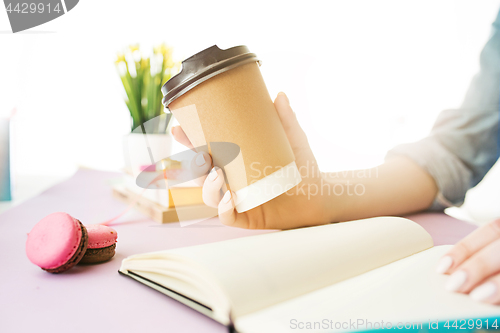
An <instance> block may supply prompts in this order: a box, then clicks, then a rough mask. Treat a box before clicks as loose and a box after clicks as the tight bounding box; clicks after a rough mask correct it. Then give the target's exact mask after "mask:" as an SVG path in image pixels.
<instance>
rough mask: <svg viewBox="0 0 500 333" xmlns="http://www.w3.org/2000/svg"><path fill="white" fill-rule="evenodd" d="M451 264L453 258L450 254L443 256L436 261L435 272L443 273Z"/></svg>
mask: <svg viewBox="0 0 500 333" xmlns="http://www.w3.org/2000/svg"><path fill="white" fill-rule="evenodd" d="M451 265H453V258H452V257H450V256H444V257H442V258H441V260H439V261H438V264H437V266H436V272H438V273H440V274H443V273H444V272H446V271H447V270H448V269H449V268H450V267H451Z"/></svg>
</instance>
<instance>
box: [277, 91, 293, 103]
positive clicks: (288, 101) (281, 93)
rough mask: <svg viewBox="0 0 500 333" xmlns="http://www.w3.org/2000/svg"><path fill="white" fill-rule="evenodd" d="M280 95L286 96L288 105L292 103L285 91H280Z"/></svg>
mask: <svg viewBox="0 0 500 333" xmlns="http://www.w3.org/2000/svg"><path fill="white" fill-rule="evenodd" d="M278 95H282V96H284V97H285V99H286V102H287V103H288V105H290V100H289V99H288V96H287V95H286V94H285V93H284V92H279V93H278Z"/></svg>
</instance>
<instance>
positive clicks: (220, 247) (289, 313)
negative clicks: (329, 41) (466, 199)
mask: <svg viewBox="0 0 500 333" xmlns="http://www.w3.org/2000/svg"><path fill="white" fill-rule="evenodd" d="M448 249H449V246H439V247H433V242H432V238H431V237H430V235H429V234H428V233H427V232H426V231H425V230H424V229H423V228H422V227H421V226H419V225H418V224H416V223H414V222H412V221H410V220H407V219H403V218H396V217H378V218H371V219H364V220H358V221H352V222H344V223H336V224H328V225H323V226H317V227H309V228H302V229H295V230H287V231H277V232H273V233H268V234H263V235H257V236H250V237H245V238H238V239H234V240H228V241H222V242H216V243H210V244H203V245H198V246H191V247H185V248H178V249H172V250H168V251H160V252H153V253H146V254H138V255H134V256H131V257H128V258H126V259H124V260H123V262H122V266H121V268H120V273H122V274H124V275H127V276H129V277H132V278H133V279H135V280H137V281H139V282H141V283H144V284H146V285H148V286H150V287H152V288H154V289H156V290H158V291H161V292H163V293H165V294H166V295H168V296H170V297H172V298H174V299H176V300H178V301H180V302H182V303H184V304H186V305H188V306H190V307H192V308H193V309H195V310H197V311H199V312H201V313H203V314H205V315H207V316H209V317H211V318H213V319H215V320H217V321H219V322H221V323H222V324H225V325H230V324H231V325H234V326H235V327H236V329H237V331H238V332H241V333H251V332H252V333H253V332H255V333H262V332H297V329H299V328H300V326H302V327H304V328H303V329H306V328H305V326H307V325H312V326H313V327H312V328H311V329H312V330H310V331H314V332H329V331H352V330H363V329H370V327H365V326H363V325H361V320H364V321H365V325H367V324H368V322H370V323H372V325H373V323H379V325H380V322H381V321H383V322H384V323H385V324H386V325H387V323H390V325H394V326H396V325H398V323H400V322H402V323H406V322H422V324H423V325H426V324H427V323H428V322H435V321H437V320H446V319H453V318H476V317H487V316H498V315H500V308H499V307H497V306H492V305H487V304H480V303H476V302H473V301H472V300H470V298H469V297H468V296H466V295H461V294H455V293H449V292H446V291H445V290H444V287H443V286H444V281H445V279H446V277H445V276H443V275H439V274H437V273H435V271H434V268H435V265H436V262H437V260H438V259H439V258H440V257H441V256H442V255H443V254H444V253H445V252H446V251H447V250H448ZM352 321H355V322H356V323H357V324H359V325H357V326H356V327H353V326H352V324H350V325H347V327H346V325H345V324H343V323H352ZM337 322H339V323H341V324H342V325H341V327H336V326H335V325H336V323H337ZM328 323H329V325H328ZM499 324H500V323H499ZM327 326H328V327H327ZM337 326H338V325H337ZM374 328H377V327H374ZM423 328H426V327H425V326H424V327H423Z"/></svg>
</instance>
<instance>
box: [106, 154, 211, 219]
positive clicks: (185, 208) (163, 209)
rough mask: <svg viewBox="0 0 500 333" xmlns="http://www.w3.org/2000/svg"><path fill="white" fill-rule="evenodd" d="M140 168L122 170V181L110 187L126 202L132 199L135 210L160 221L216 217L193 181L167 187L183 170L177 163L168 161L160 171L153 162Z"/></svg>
mask: <svg viewBox="0 0 500 333" xmlns="http://www.w3.org/2000/svg"><path fill="white" fill-rule="evenodd" d="M163 165H165V163H163ZM141 169H142V170H140V173H138V175H137V176H134V174H133V172H132V171H131V170H125V174H124V177H123V180H122V182H121V183H119V184H115V185H114V186H113V195H114V196H115V197H117V198H118V199H120V200H122V201H124V202H126V203H128V204H132V203H134V202H136V204H135V208H136V209H138V210H139V211H141V212H142V213H144V214H146V215H148V216H149V217H150V218H151V219H153V220H155V221H157V222H160V223H168V222H182V221H188V220H195V219H204V218H210V217H214V216H217V208H212V207H209V206H207V205H205V204H204V203H203V197H202V188H201V187H200V186H198V185H197V184H196V183H195V182H194V181H186V182H182V183H180V184H179V185H175V186H171V184H172V183H176V181H175V180H176V178H180V177H181V176H180V175H181V174H183V173H185V172H186V170H184V169H182V167H181V166H180V165H176V164H174V163H168V168H166V169H163V170H162V169H160V168H158V167H157V166H154V165H150V166H144V167H143V168H141ZM138 179H140V180H138ZM155 179H156V181H154V180H155ZM169 180H170V181H169ZM169 185H170V186H169Z"/></svg>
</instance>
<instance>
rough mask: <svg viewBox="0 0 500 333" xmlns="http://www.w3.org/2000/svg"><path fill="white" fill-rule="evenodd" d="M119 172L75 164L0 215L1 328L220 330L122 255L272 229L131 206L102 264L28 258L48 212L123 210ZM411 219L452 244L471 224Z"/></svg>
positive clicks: (94, 216)
mask: <svg viewBox="0 0 500 333" xmlns="http://www.w3.org/2000/svg"><path fill="white" fill-rule="evenodd" d="M119 178H120V174H119V173H113V172H104V171H96V170H89V169H80V170H78V171H77V172H76V174H75V175H74V176H73V177H71V178H70V179H68V180H66V181H64V182H62V183H60V184H58V185H55V186H54V187H52V188H50V189H48V190H46V191H45V192H43V193H42V194H40V195H38V196H36V197H34V198H32V199H30V200H27V201H25V202H23V203H22V204H20V205H18V206H16V207H13V208H12V209H10V210H8V211H6V212H4V213H3V214H1V215H0V244H1V249H2V250H1V251H0V267H1V274H0V332H9V333H11V332H40V333H41V332H51V333H52V332H85V333H88V332H174V333H181V332H204V333H210V332H226V328H225V327H223V326H222V325H220V324H218V323H216V322H214V321H212V320H211V319H208V318H206V317H205V316H203V315H201V314H199V313H197V312H196V311H194V310H191V309H190V308H188V307H186V306H184V305H182V304H180V303H178V302H176V301H174V300H172V299H170V298H169V297H167V296H165V295H163V294H161V293H159V292H157V291H155V290H153V289H150V288H148V287H146V286H143V285H142V284H140V283H137V282H135V281H133V280H132V279H129V278H127V277H124V276H121V275H119V274H118V269H119V267H120V263H121V260H122V259H124V258H126V257H127V256H130V255H133V254H137V253H143V252H150V251H159V250H165V249H170V248H176V247H182V246H190V245H195V244H202V243H209V242H216V241H221V240H225V239H231V238H238V237H244V236H249V235H256V234H261V233H265V232H270V231H263V230H260V231H259V230H243V229H238V228H231V227H226V226H223V225H221V224H220V222H219V221H218V219H217V218H214V219H211V220H208V221H206V222H203V223H201V224H193V225H190V226H187V227H181V226H180V225H179V223H172V224H163V225H160V224H158V223H156V222H154V221H152V220H150V219H149V218H147V217H146V216H144V215H142V214H141V213H139V212H137V211H134V210H132V211H130V212H129V213H128V214H127V215H125V216H123V217H122V218H121V219H120V220H119V221H117V222H121V223H120V224H117V225H115V226H113V227H114V228H115V229H116V230H117V232H118V244H117V249H116V251H117V253H116V255H115V257H114V258H113V259H112V260H111V261H109V262H107V263H103V264H98V265H91V266H76V267H75V268H73V269H71V270H70V271H67V272H65V273H62V274H50V273H47V272H44V271H42V270H41V269H40V268H38V267H37V266H35V265H33V264H32V263H31V262H30V261H29V260H28V259H27V257H26V254H25V248H24V247H25V241H26V236H27V233H28V232H29V231H30V230H31V228H32V227H33V226H34V225H35V224H36V223H37V222H38V221H39V220H40V219H42V218H43V217H44V216H46V215H48V214H50V213H53V212H57V211H64V212H67V213H69V214H71V215H72V216H74V217H76V218H78V219H79V220H80V221H81V222H82V223H83V224H93V223H99V222H102V221H104V220H107V219H109V218H111V217H113V216H116V215H118V214H119V213H120V212H122V211H123V210H124V209H125V208H126V205H125V204H123V203H122V202H120V201H118V200H116V199H115V198H113V197H112V194H111V188H110V184H111V182H112V181H113V180H117V179H119ZM409 218H410V219H412V220H414V221H416V222H417V223H419V224H420V225H422V226H423V227H424V228H425V229H426V230H427V231H428V232H429V233H430V234H431V235H432V236H433V238H434V241H435V244H436V245H441V244H454V243H455V242H456V241H457V240H459V239H461V238H462V237H464V236H465V235H467V234H468V233H470V232H471V231H472V230H473V229H475V227H474V226H471V225H468V224H466V223H464V222H460V221H458V220H455V219H453V218H451V217H448V216H446V215H444V214H434V213H423V214H416V215H412V216H409ZM117 222H115V223H117Z"/></svg>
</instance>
